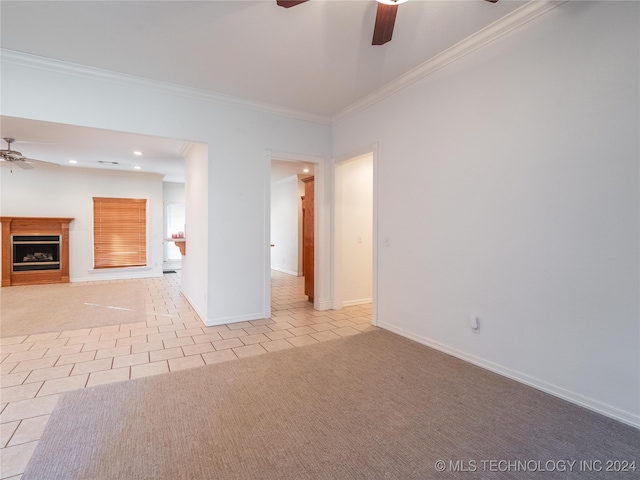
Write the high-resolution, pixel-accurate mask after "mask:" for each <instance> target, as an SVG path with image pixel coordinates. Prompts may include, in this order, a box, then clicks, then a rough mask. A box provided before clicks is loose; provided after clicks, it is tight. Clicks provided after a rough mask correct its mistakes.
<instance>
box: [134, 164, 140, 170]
mask: <svg viewBox="0 0 640 480" xmlns="http://www.w3.org/2000/svg"><path fill="white" fill-rule="evenodd" d="M133 168H135V169H136V170H140V169H141V168H142V167H141V166H140V165H136V166H135V167H133Z"/></svg>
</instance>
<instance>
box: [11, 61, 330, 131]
mask: <svg viewBox="0 0 640 480" xmlns="http://www.w3.org/2000/svg"><path fill="white" fill-rule="evenodd" d="M0 56H1V58H2V63H6V64H12V65H18V66H22V67H28V68H35V69H39V70H46V71H50V72H54V73H61V74H63V75H75V76H78V77H84V78H89V79H91V80H99V81H104V82H110V83H116V84H120V85H127V86H135V87H139V88H143V89H147V90H151V91H155V92H160V93H164V94H168V95H175V96H180V97H185V98H190V99H194V100H199V101H204V102H211V103H216V104H218V105H224V106H229V107H236V108H244V109H248V110H253V111H257V112H261V113H268V114H272V115H279V116H284V117H289V118H293V119H296V120H302V121H305V122H312V123H319V124H321V125H327V126H329V125H331V119H330V118H329V117H327V116H324V115H317V114H313V113H308V112H302V111H300V110H294V109H291V108H286V107H281V106H278V105H272V104H269V103H263V102H257V101H253V100H247V99H243V98H239V97H233V96H231V95H224V94H221V93H216V92H212V91H209V90H203V89H199V88H193V87H186V86H182V85H176V84H173V83H167V82H161V81H158V80H150V79H147V78H143V77H137V76H134V75H127V74H124V73H117V72H111V71H108V70H103V69H100V68H95V67H88V66H85V65H79V64H75V63H70V62H63V61H61V60H54V59H51V58H46V57H40V56H37V55H31V54H27V53H22V52H16V51H14V50H6V49H0Z"/></svg>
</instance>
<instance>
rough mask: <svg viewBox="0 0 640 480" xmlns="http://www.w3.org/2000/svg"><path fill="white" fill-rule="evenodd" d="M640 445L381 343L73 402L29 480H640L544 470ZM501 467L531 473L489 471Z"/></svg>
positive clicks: (530, 395) (140, 383) (538, 400)
mask: <svg viewBox="0 0 640 480" xmlns="http://www.w3.org/2000/svg"><path fill="white" fill-rule="evenodd" d="M639 444H640V432H639V431H638V430H636V429H634V428H631V427H629V426H626V425H623V424H621V423H618V422H616V421H613V420H611V419H608V418H605V417H603V416H600V415H597V414H595V413H592V412H590V411H587V410H585V409H582V408H580V407H577V406H575V405H572V404H569V403H567V402H564V401H562V400H559V399H557V398H554V397H551V396H549V395H546V394H544V393H541V392H539V391H536V390H533V389H531V388H528V387H526V386H523V385H521V384H518V383H516V382H513V381H510V380H508V379H505V378H503V377H500V376H498V375H495V374H492V373H490V372H487V371H485V370H482V369H480V368H477V367H474V366H471V365H469V364H466V363H464V362H462V361H459V360H457V359H454V358H452V357H449V356H447V355H444V354H442V353H439V352H436V351H434V350H432V349H430V348H427V347H424V346H422V345H419V344H417V343H414V342H411V341H409V340H406V339H403V338H401V337H398V336H396V335H394V334H391V333H389V332H385V331H374V332H369V333H362V334H359V335H355V336H353V337H349V338H346V339H341V340H333V341H329V342H324V343H322V344H318V345H312V346H309V347H302V348H296V349H291V350H286V351H281V352H276V353H270V354H265V355H260V356H257V357H251V358H246V359H242V360H234V361H230V362H226V363H222V364H217V365H210V366H205V367H200V368H195V369H191V370H183V371H178V372H174V373H168V374H164V375H159V376H155V377H148V378H142V379H138V380H131V381H127V382H121V383H115V384H110V385H103V386H98V387H93V388H88V389H84V390H78V391H75V392H70V393H68V394H65V396H64V397H63V398H62V399H61V400H60V401H59V403H58V405H57V406H56V408H55V410H54V412H53V414H52V417H51V419H50V421H49V423H48V425H47V428H46V430H45V432H44V435H43V437H42V439H41V440H40V443H39V444H38V447H37V449H36V451H35V453H34V455H33V457H32V459H31V461H30V463H29V464H28V466H27V469H26V472H25V473H24V475H23V477H22V480H41V479H45V478H46V479H49V480H54V479H64V480H72V479H83V480H88V479H95V480H109V479H114V480H116V479H117V480H123V479H127V480H133V479H167V480H178V479H191V480H194V479H195V480H198V479H225V480H226V479H242V480H248V479H261V480H268V479H274V480H276V479H277V480H281V479H296V480H300V479H314V480H316V479H367V480H371V479H402V480H406V479H441V478H446V479H449V478H460V479H471V478H509V479H513V478H532V479H541V478H544V479H553V478H563V479H564V478H580V479H591V478H606V479H612V478H616V479H618V478H637V474H631V475H627V474H619V473H617V474H614V475H611V474H609V473H608V472H604V471H600V472H598V471H595V472H584V471H580V472H578V471H575V472H567V471H563V472H558V471H554V472H551V471H548V470H549V466H550V465H551V463H548V462H549V461H553V462H559V461H567V460H577V461H596V460H599V461H602V462H604V461H606V460H623V461H624V460H639V459H640V447H639ZM439 460H442V461H444V462H445V463H444V466H445V472H444V473H440V472H438V471H437V468H438V467H440V466H441V464H438V463H436V462H438V461H439ZM505 460H511V461H517V460H520V461H522V462H529V463H525V465H528V469H529V471H519V472H514V471H508V472H500V471H496V472H492V471H491V468H493V467H491V465H492V464H491V463H484V464H483V463H481V462H483V461H486V462H489V461H495V462H498V461H505ZM470 461H474V462H476V464H475V465H476V467H475V468H476V471H475V472H474V473H470V472H468V471H467V472H461V471H458V472H451V470H452V469H455V468H458V469H460V468H467V469H468V468H469V466H470ZM532 461H536V462H537V461H539V462H542V463H541V464H535V463H531V462H532ZM456 462H462V463H457V464H456ZM545 462H547V463H545ZM456 465H458V466H457V467H456ZM483 465H484V466H483ZM535 465H542V468H547V471H545V472H544V473H543V472H541V471H540V470H539V469H537V468H536V467H535ZM555 465H558V463H556V464H555ZM603 465H604V464H603ZM495 468H496V469H497V468H498V467H497V464H496V467H495ZM505 468H506V467H505ZM574 468H576V470H577V467H574ZM532 469H536V471H531V470H532Z"/></svg>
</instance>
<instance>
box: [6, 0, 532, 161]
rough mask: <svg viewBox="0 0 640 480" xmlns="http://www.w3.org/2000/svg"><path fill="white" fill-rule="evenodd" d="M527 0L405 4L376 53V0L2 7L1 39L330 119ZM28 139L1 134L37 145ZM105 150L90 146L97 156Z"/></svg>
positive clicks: (14, 46)
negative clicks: (284, 5)
mask: <svg viewBox="0 0 640 480" xmlns="http://www.w3.org/2000/svg"><path fill="white" fill-rule="evenodd" d="M524 3H526V2H525V1H519V0H500V1H499V2H498V3H495V4H493V3H489V2H486V1H484V0H445V1H433V0H409V1H408V2H407V3H405V4H402V5H400V6H399V9H398V15H397V19H396V24H395V29H394V34H393V39H392V40H391V42H389V43H387V44H386V45H382V46H372V45H371V37H372V33H373V25H374V20H375V15H376V2H375V1H374V0H353V1H348V0H310V1H308V2H306V3H304V4H301V5H298V6H296V7H293V8H289V9H285V8H282V7H278V6H277V5H276V2H275V0H259V1H253V0H234V1H142V0H138V1H124V2H122V1H63V2H60V1H9V0H2V2H0V14H1V30H0V32H1V38H0V40H1V45H2V48H3V49H7V50H13V51H17V52H23V53H28V54H32V55H38V56H42V57H47V58H51V59H55V60H61V61H66V62H71V63H75V64H80V65H86V66H90V67H95V68H100V69H104V70H109V71H113V72H119V73H123V74H129V75H135V76H139V77H143V78H147V79H151V80H157V81H161V82H168V83H172V84H177V85H183V86H188V87H193V88H198V89H203V90H207V91H212V92H216V93H219V94H224V95H230V96H234V97H239V98H242V99H248V100H252V101H256V102H261V103H266V104H272V105H277V106H280V107H286V108H290V109H294V110H298V111H301V112H307V113H312V114H316V115H323V116H326V117H331V116H332V115H335V114H337V113H339V112H340V111H342V110H344V109H346V108H347V107H349V106H350V105H352V104H353V103H355V102H356V101H358V100H360V99H362V98H363V97H365V96H367V95H368V94H371V93H372V92H374V91H376V90H377V89H379V88H381V87H383V86H384V85H386V84H388V83H390V82H391V81H392V80H394V79H395V78H397V77H399V76H400V75H402V74H404V73H406V72H408V71H410V70H411V69H413V68H415V67H417V66H419V65H421V64H422V63H424V62H426V61H427V60H429V59H430V58H432V57H433V56H435V55H436V54H438V53H440V52H441V51H443V50H445V49H447V48H448V47H450V46H452V45H454V44H456V43H458V42H459V41H461V40H463V39H464V38H466V37H468V36H470V35H471V34H473V33H475V32H476V31H478V30H480V29H482V28H484V27H485V26H487V25H489V24H491V23H493V22H494V21H496V20H498V19H500V18H501V17H503V16H505V15H506V14H508V13H510V12H512V11H513V10H515V9H516V8H518V7H520V6H522V5H523V4H524ZM3 123H5V122H3ZM3 130H5V128H4V125H3ZM25 133H26V134H27V136H23V137H20V136H18V133H15V134H14V133H11V132H6V133H5V132H3V136H7V135H8V134H10V135H11V136H15V137H16V138H18V139H20V138H22V140H24V141H35V140H32V139H31V138H29V136H28V132H25ZM62 135H63V134H62V133H60V132H59V133H58V138H61V136H62ZM61 143H65V142H64V141H63V142H61ZM111 143H113V142H108V144H111ZM108 144H107V145H98V144H95V145H94V146H95V150H96V156H99V155H100V154H103V153H104V154H108V152H109V150H106V149H107V148H109V149H113V147H112V146H111V147H108ZM17 146H18V143H16V147H17ZM3 148H4V147H3ZM25 149H26V147H25ZM23 153H25V152H23ZM166 153H167V156H171V155H173V154H174V153H175V145H172V149H171V150H168V151H167V152H166ZM72 155H74V152H72V151H69V152H68V154H67V156H72Z"/></svg>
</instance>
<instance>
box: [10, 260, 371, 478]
mask: <svg viewBox="0 0 640 480" xmlns="http://www.w3.org/2000/svg"><path fill="white" fill-rule="evenodd" d="M303 281H304V279H303V277H293V276H291V275H286V274H282V273H279V272H275V271H273V272H272V277H271V282H272V283H271V285H272V296H271V304H272V306H271V308H272V316H271V318H269V319H263V320H252V321H248V322H242V323H233V324H228V325H220V326H216V327H206V326H205V325H204V324H203V323H202V322H201V321H200V319H199V318H198V317H197V316H196V314H195V313H194V311H193V309H192V308H191V306H190V305H189V303H188V302H187V301H186V300H185V299H184V297H183V296H182V295H180V283H179V282H180V274H179V273H178V274H170V275H165V276H164V277H162V278H153V279H143V280H122V282H140V283H142V284H143V285H144V286H146V289H145V291H146V293H145V297H146V298H145V304H146V312H147V317H146V321H145V322H139V323H130V324H122V325H113V326H108V327H100V328H92V329H83V330H70V331H64V332H52V333H42V334H36V335H28V336H20V337H9V338H1V339H0V346H1V349H0V361H1V363H0V371H1V375H2V376H1V377H0V386H1V387H2V388H1V390H0V478H1V479H11V480H17V479H19V478H20V477H21V474H22V472H23V471H24V468H25V467H26V465H27V462H28V461H29V459H30V458H31V455H32V454H33V451H34V450H35V448H36V445H37V444H38V440H39V439H40V437H41V435H42V432H43V431H44V427H45V425H46V424H47V421H48V420H49V417H50V416H51V412H52V411H53V408H54V407H55V405H56V402H57V401H58V399H59V398H60V396H61V395H62V394H63V393H64V392H67V391H70V390H75V389H79V388H86V387H92V386H94V385H100V384H105V383H110V382H119V381H124V380H130V379H135V378H140V377H144V376H148V375H158V374H163V373H167V372H171V371H176V370H182V369H185V368H194V367H199V366H203V365H207V364H212V363H216V362H224V361H228V360H234V359H237V358H242V357H247V356H250V355H259V354H266V353H268V352H275V351H277V350H283V349H285V348H294V347H301V346H304V345H311V344H314V343H318V342H324V341H327V340H332V339H337V338H341V337H345V336H349V335H355V334H358V333H360V332H362V331H366V330H371V329H374V328H375V327H372V326H371V305H370V304H367V305H358V306H351V307H347V308H344V309H342V310H326V311H316V310H314V309H313V308H312V306H311V304H310V303H309V302H308V301H307V297H306V296H304V294H303V289H304V286H303ZM92 283H100V282H92Z"/></svg>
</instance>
